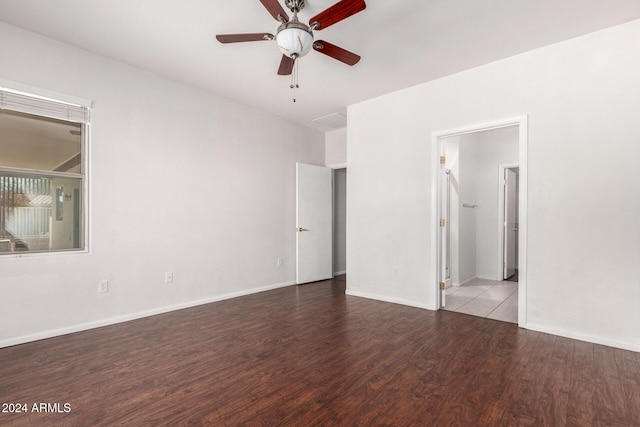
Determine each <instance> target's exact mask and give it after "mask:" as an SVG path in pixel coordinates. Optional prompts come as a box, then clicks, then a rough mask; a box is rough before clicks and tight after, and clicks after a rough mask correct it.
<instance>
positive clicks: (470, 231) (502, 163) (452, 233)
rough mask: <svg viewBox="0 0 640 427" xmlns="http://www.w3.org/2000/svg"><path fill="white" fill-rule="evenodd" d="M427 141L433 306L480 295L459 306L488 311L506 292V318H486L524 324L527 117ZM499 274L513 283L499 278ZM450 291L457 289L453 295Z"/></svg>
mask: <svg viewBox="0 0 640 427" xmlns="http://www.w3.org/2000/svg"><path fill="white" fill-rule="evenodd" d="M432 144H433V145H432V154H433V155H434V160H435V162H434V163H435V164H434V171H433V188H434V193H435V197H434V213H435V215H434V216H435V218H434V220H435V221H434V231H435V232H434V236H435V238H434V239H433V240H434V244H435V247H436V248H437V250H436V251H434V252H435V253H436V254H435V255H436V256H435V257H434V259H432V263H433V264H432V265H433V266H434V267H435V268H434V270H435V275H436V280H435V286H434V288H435V291H436V293H437V301H438V306H439V308H443V309H454V308H455V307H452V305H453V303H455V304H461V302H464V303H465V304H466V303H467V302H469V303H470V304H471V302H470V301H471V300H474V299H476V298H479V299H478V300H475V301H474V302H473V304H475V306H474V307H472V306H471V305H469V306H468V307H467V310H468V311H464V310H463V309H460V310H459V311H462V312H468V314H475V315H481V316H485V317H491V316H490V315H489V314H490V313H492V312H493V311H495V310H497V309H498V306H500V305H501V304H502V303H503V302H505V301H506V300H502V301H501V300H499V298H502V297H505V298H506V297H510V300H509V301H510V303H509V304H510V305H511V308H510V310H512V311H511V314H510V316H506V317H505V316H502V317H503V318H500V316H498V314H496V313H498V311H495V313H494V315H495V316H498V317H492V318H497V319H498V320H506V321H512V322H514V323H515V322H516V321H517V323H518V324H519V325H520V326H524V324H525V323H526V318H525V314H526V306H525V303H526V182H527V176H526V172H527V168H526V161H527V158H526V153H527V151H526V144H527V121H526V116H522V117H517V118H513V119H508V120H502V121H496V122H493V123H488V124H485V125H478V126H472V127H468V128H462V129H455V130H451V131H443V132H438V133H435V134H434V135H433V138H432ZM514 174H515V177H514ZM505 175H506V176H507V177H511V179H512V182H511V185H510V186H506V185H507V184H506V183H505V180H504V177H505ZM507 182H508V181H507ZM516 272H517V275H516ZM505 275H507V277H506V278H510V279H512V280H513V279H516V278H517V280H518V282H517V283H516V282H508V281H505ZM456 291H461V292H460V294H459V296H458V297H455V298H454V295H456V294H457V292H456ZM514 291H517V292H516V293H513V292H514ZM482 293H484V296H483V298H484V299H486V300H484V299H483V298H480V297H481V295H480V294H482ZM511 293H513V295H512V294H511ZM447 295H449V296H450V298H449V299H450V301H449V304H448V302H447ZM463 295H464V298H462V296H463ZM502 308H503V309H504V310H503V311H505V310H506V305H504V306H503V307H502ZM455 311H458V310H457V309H456V310H455Z"/></svg>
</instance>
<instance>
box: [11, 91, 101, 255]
mask: <svg viewBox="0 0 640 427" xmlns="http://www.w3.org/2000/svg"><path fill="white" fill-rule="evenodd" d="M88 122H89V108H88V106H83V105H77V104H72V103H67V102H62V101H57V100H53V99H50V98H45V97H40V96H35V95H30V94H26V93H24V92H19V91H14V90H10V89H5V88H0V255H7V254H19V253H25V252H51V251H68V250H82V249H84V248H85V241H86V236H85V232H84V230H85V228H86V227H85V223H86V215H85V211H86V207H85V203H84V200H86V194H85V191H86V179H85V176H86V162H85V161H84V157H85V152H86V141H87V130H88Z"/></svg>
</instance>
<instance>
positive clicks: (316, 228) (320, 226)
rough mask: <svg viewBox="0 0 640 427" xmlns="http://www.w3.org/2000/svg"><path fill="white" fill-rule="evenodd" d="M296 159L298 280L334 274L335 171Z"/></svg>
mask: <svg viewBox="0 0 640 427" xmlns="http://www.w3.org/2000/svg"><path fill="white" fill-rule="evenodd" d="M331 172H332V171H331V169H329V168H325V167H322V166H314V165H307V164H304V163H296V252H297V254H296V283H298V284H300V283H308V282H315V281H316V280H324V279H329V278H331V277H333V272H332V270H333V247H332V246H333V240H332V234H331V233H332V223H331V219H332V212H333V210H332V173H331Z"/></svg>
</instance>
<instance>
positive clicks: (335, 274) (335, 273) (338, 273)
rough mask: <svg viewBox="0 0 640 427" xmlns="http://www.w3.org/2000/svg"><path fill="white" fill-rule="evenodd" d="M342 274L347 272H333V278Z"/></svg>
mask: <svg viewBox="0 0 640 427" xmlns="http://www.w3.org/2000/svg"><path fill="white" fill-rule="evenodd" d="M343 274H347V270H345V271H334V272H333V275H334V276H341V275H343Z"/></svg>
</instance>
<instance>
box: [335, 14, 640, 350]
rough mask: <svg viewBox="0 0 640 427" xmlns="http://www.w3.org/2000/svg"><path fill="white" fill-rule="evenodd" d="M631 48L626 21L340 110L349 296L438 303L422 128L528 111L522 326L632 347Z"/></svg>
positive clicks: (428, 151)
mask: <svg viewBox="0 0 640 427" xmlns="http://www.w3.org/2000/svg"><path fill="white" fill-rule="evenodd" d="M638 46H640V21H633V22H631V23H628V24H624V25H621V26H617V27H613V28H610V29H607V30H604V31H600V32H596V33H592V34H589V35H586V36H582V37H579V38H576V39H572V40H569V41H566V42H563V43H559V44H555V45H551V46H548V47H544V48H541V49H537V50H534V51H531V52H528V53H525V54H522V55H518V56H515V57H511V58H508V59H505V60H501V61H498V62H495V63H491V64H488V65H485V66H482V67H478V68H474V69H471V70H468V71H465V72H462V73H459V74H456V75H453V76H449V77H446V78H442V79H439V80H436V81H433V82H429V83H425V84H423V85H419V86H416V87H413V88H409V89H406V90H403V91H399V92H396V93H393V94H389V95H387V96H382V97H379V98H376V99H372V100H369V101H366V102H363V103H360V104H357V105H353V106H350V107H349V109H348V115H349V127H348V130H347V133H348V141H349V143H348V145H347V156H348V158H349V181H348V183H347V191H348V200H347V209H348V212H349V216H348V218H347V226H348V229H349V233H348V235H347V258H348V260H349V276H348V278H347V280H348V282H347V291H348V292H349V293H350V294H353V295H361V296H367V297H372V298H378V299H383V300H388V301H395V302H401V303H406V304H411V305H414V306H420V307H426V308H431V309H435V308H436V304H437V301H436V295H437V293H436V291H435V289H436V288H435V286H436V284H435V283H432V282H433V277H434V272H433V271H431V263H430V260H431V259H432V256H433V251H434V250H435V248H434V247H432V246H431V242H432V230H433V229H434V224H432V221H434V220H433V218H435V216H434V215H433V212H432V206H433V197H434V194H433V191H432V190H433V182H432V165H433V164H434V163H435V160H434V159H432V147H431V145H432V144H431V137H432V134H433V133H434V132H441V131H445V130H449V129H456V128H461V127H466V126H472V125H479V124H482V123H487V122H492V121H495V120H500V119H505V118H510V117H514V116H517V115H521V114H528V118H529V122H528V123H529V126H528V138H529V141H528V153H527V155H528V167H529V169H528V200H527V203H528V224H529V228H528V236H529V237H528V247H527V260H526V262H527V268H528V270H527V277H526V280H527V294H526V298H527V300H526V324H525V325H524V326H526V327H527V328H531V329H537V330H542V331H547V332H552V333H556V334H560V335H565V336H572V337H576V338H581V339H585V340H588V341H593V342H600V343H605V344H610V345H614V346H619V347H625V348H633V349H636V350H640V304H638V301H640V222H638V221H637V218H638V216H640V168H638V166H637V165H638V163H639V162H640V144H638V140H639V139H640V120H638V118H637V112H638V111H640V84H638V78H637V76H638V75H640V55H638ZM382 167H384V169H385V173H384V174H381V173H380V170H381V168H382ZM616 183H624V185H616Z"/></svg>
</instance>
